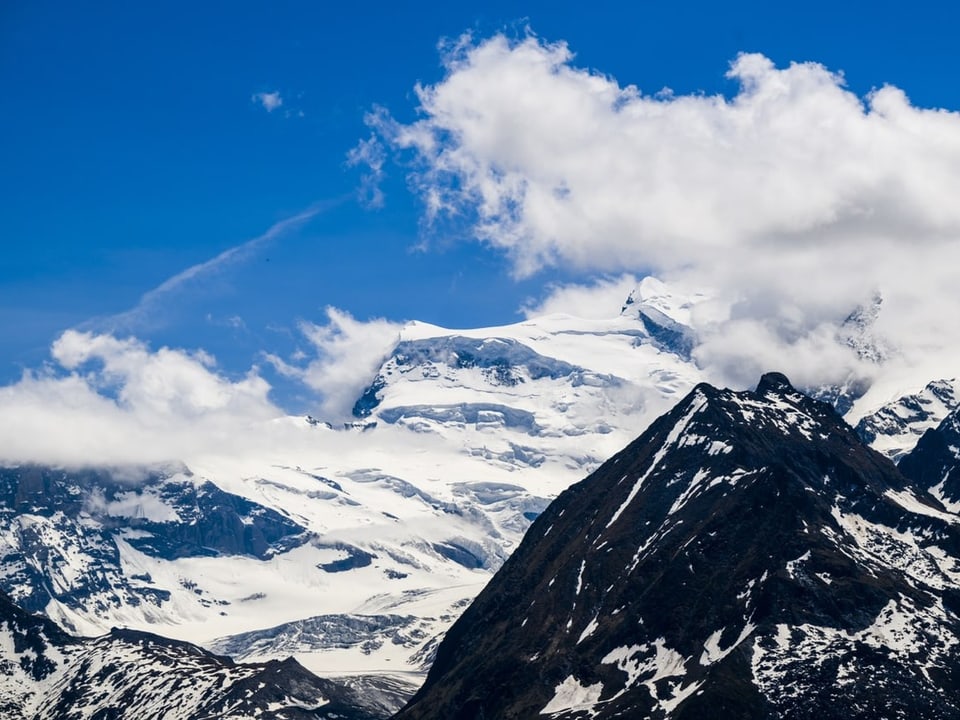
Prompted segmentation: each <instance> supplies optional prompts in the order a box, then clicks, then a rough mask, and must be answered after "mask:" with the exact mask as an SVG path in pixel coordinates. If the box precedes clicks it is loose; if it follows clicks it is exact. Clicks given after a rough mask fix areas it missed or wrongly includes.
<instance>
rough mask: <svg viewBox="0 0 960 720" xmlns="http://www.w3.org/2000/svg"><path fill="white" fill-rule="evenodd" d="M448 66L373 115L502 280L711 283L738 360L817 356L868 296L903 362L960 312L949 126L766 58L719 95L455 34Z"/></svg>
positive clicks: (721, 330) (817, 67) (539, 46)
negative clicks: (413, 95)
mask: <svg viewBox="0 0 960 720" xmlns="http://www.w3.org/2000/svg"><path fill="white" fill-rule="evenodd" d="M445 69H446V73H445V77H444V78H443V79H442V80H440V81H439V82H437V83H435V84H433V85H427V86H419V87H418V88H417V98H418V101H419V108H418V111H419V114H420V117H419V119H417V120H415V121H413V122H411V123H409V124H403V123H400V122H397V121H396V120H394V119H393V118H392V117H391V116H390V115H389V114H387V113H385V112H378V113H374V114H372V115H371V116H370V119H369V122H370V124H371V125H372V127H373V129H374V130H375V132H376V133H377V134H378V136H379V139H380V142H381V143H382V144H383V145H384V147H388V148H391V149H392V150H393V151H394V152H396V153H399V154H400V155H401V156H402V157H403V162H404V163H408V164H409V166H412V171H411V172H410V176H409V177H410V183H411V187H412V189H413V191H414V192H415V193H416V194H417V195H419V196H420V197H421V198H422V200H423V202H424V206H425V212H426V214H427V216H428V218H438V217H447V218H453V219H454V220H455V221H459V222H461V223H466V224H467V227H466V228H465V229H467V230H468V231H469V233H470V234H471V235H472V236H473V237H474V238H475V239H477V240H479V241H480V242H483V243H486V244H488V245H489V246H492V247H493V248H496V249H498V250H500V251H502V252H504V253H505V254H506V256H507V257H508V258H509V259H510V262H511V265H512V268H513V271H514V273H515V274H516V275H518V276H520V277H525V276H530V275H532V274H535V273H537V272H538V271H540V270H542V269H544V268H545V267H550V266H555V267H561V268H563V269H565V270H567V271H571V272H575V273H576V272H579V273H582V274H583V276H587V275H589V274H591V273H606V274H610V275H617V274H620V273H634V274H636V275H638V276H643V275H646V274H648V273H651V272H652V273H654V274H656V275H658V276H661V277H663V278H664V279H666V280H668V281H676V282H680V283H682V284H683V285H684V286H686V287H692V288H702V289H706V288H709V289H710V290H711V293H712V294H713V295H714V297H716V298H717V300H718V302H723V303H724V304H725V307H726V310H725V312H726V319H725V320H724V321H723V322H722V323H719V324H718V323H717V322H716V317H717V313H716V312H714V313H713V314H712V316H711V317H712V318H713V324H712V325H711V327H710V328H704V333H705V335H709V336H710V337H711V338H713V339H719V338H720V337H721V336H724V335H726V336H727V338H728V341H729V338H730V337H734V336H750V337H752V338H753V339H754V340H755V342H751V343H749V346H750V347H751V348H760V347H761V346H763V345H764V344H765V343H766V342H767V340H768V339H769V338H768V336H771V337H773V338H774V339H775V340H776V342H775V343H774V344H773V347H783V346H784V344H786V346H787V347H790V346H796V347H800V345H797V343H798V342H800V341H801V339H802V340H803V343H802V346H803V347H805V348H809V349H810V352H811V353H812V354H816V353H817V352H821V351H822V350H823V348H824V347H826V346H829V343H827V342H826V340H824V338H828V337H832V336H833V335H834V334H835V330H836V327H837V326H838V324H839V323H842V321H843V319H844V318H845V317H846V315H847V314H848V313H849V312H850V311H851V310H852V309H853V308H855V307H857V306H858V305H859V304H860V303H863V302H865V301H867V300H869V298H871V297H872V296H873V295H874V293H875V292H877V291H878V290H879V291H881V292H882V294H883V297H884V298H885V305H884V312H883V316H882V318H881V319H880V321H878V325H879V326H883V327H882V329H883V330H884V331H887V332H888V333H889V334H890V336H892V337H893V338H894V339H895V340H896V341H897V343H898V345H900V346H901V347H902V348H903V349H904V351H905V352H907V353H908V354H909V353H910V352H920V349H921V348H922V347H924V346H931V345H938V344H940V345H942V341H943V340H944V337H945V336H947V335H953V334H956V332H957V331H953V330H945V329H944V327H943V323H942V322H941V320H942V318H944V317H949V316H951V315H953V314H955V313H956V312H960V299H958V298H957V293H956V292H955V291H953V290H951V288H953V287H954V285H955V283H954V277H953V276H954V270H953V268H954V267H955V266H956V265H957V263H958V262H960V204H958V203H957V202H956V201H955V198H956V197H957V196H958V194H960V115H958V114H957V113H955V112H948V111H945V110H938V109H924V108H919V107H916V106H914V105H912V104H911V103H910V101H909V99H908V98H907V96H906V94H905V93H904V92H903V91H902V90H900V89H898V88H895V87H890V86H884V87H881V88H879V89H876V90H874V91H873V92H871V93H870V94H868V95H867V96H865V97H860V96H858V95H856V94H855V93H853V92H851V91H850V90H849V89H848V88H847V87H846V85H845V81H844V78H843V75H842V74H840V73H838V72H833V71H831V70H829V69H827V68H826V67H824V66H823V65H821V64H818V63H815V62H797V63H792V64H790V65H789V66H788V67H782V68H778V67H776V66H775V65H774V63H773V62H772V61H771V60H770V59H768V58H767V57H765V56H763V55H761V54H741V55H739V56H738V57H737V58H735V59H734V60H733V62H732V63H731V65H730V66H729V69H728V77H729V78H731V79H732V80H734V81H735V82H736V83H737V88H736V91H735V92H734V93H733V94H732V95H731V96H730V97H725V96H722V95H705V94H690V95H675V94H671V93H658V94H655V95H648V94H644V93H643V92H641V91H640V90H639V89H638V88H636V87H634V86H632V85H621V84H619V83H618V82H617V81H616V80H615V79H613V78H611V77H609V76H607V75H603V74H600V73H598V72H594V71H591V70H587V69H583V68H578V67H576V65H575V64H574V59H573V55H572V53H571V51H570V49H569V48H568V47H567V45H566V44H565V43H562V42H561V43H547V42H544V41H542V40H541V39H539V38H537V37H527V38H525V39H523V40H519V41H511V40H508V39H507V38H506V37H504V36H502V35H497V36H494V37H492V38H489V39H486V40H482V41H479V42H474V41H472V40H470V39H469V38H467V39H462V40H461V41H460V42H458V43H457V44H456V45H455V46H454V48H453V50H451V51H450V53H449V54H448V55H447V56H446V58H445ZM377 170H380V168H379V167H378V168H377ZM911 318H912V319H911ZM948 340H950V342H953V341H954V340H955V338H952V337H950V338H948ZM727 345H729V342H728V343H727ZM766 347H767V348H769V347H770V346H766ZM726 349H729V348H728V347H726ZM824 356H825V357H830V353H827V354H825V355H824Z"/></svg>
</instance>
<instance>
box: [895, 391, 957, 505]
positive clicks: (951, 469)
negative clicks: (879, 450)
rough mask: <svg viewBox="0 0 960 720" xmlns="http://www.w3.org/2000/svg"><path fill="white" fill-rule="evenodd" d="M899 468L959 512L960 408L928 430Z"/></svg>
mask: <svg viewBox="0 0 960 720" xmlns="http://www.w3.org/2000/svg"><path fill="white" fill-rule="evenodd" d="M899 467H900V471H901V472H902V473H903V474H904V475H906V476H907V477H908V478H910V479H911V480H913V481H914V482H915V483H916V484H917V485H918V486H919V487H921V488H923V489H925V490H927V491H928V492H929V493H930V494H931V495H933V496H934V497H935V498H937V499H938V500H939V501H940V502H941V503H943V504H944V505H945V506H947V507H948V508H949V509H950V510H952V511H953V512H960V409H957V410H954V411H953V412H952V413H950V414H949V415H947V417H945V418H944V419H943V421H942V422H941V423H940V424H939V425H938V426H937V427H936V428H933V429H929V430H927V431H926V432H925V433H924V434H923V437H921V438H920V441H919V442H918V443H917V446H916V447H915V448H914V449H913V451H912V452H910V453H909V454H908V455H907V456H906V457H904V458H903V460H901V461H900V466H899Z"/></svg>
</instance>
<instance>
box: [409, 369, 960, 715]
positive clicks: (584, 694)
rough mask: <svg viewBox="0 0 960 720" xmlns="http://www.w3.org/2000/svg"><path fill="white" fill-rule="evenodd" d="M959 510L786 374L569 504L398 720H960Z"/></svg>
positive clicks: (715, 397) (506, 575)
mask: <svg viewBox="0 0 960 720" xmlns="http://www.w3.org/2000/svg"><path fill="white" fill-rule="evenodd" d="M958 558H960V517H958V516H956V515H954V514H952V513H950V512H948V511H947V510H946V509H945V508H944V507H943V505H941V504H940V503H938V502H936V500H934V499H933V498H931V497H929V496H928V495H927V494H926V493H925V492H923V491H922V490H921V489H918V488H916V487H915V485H914V483H912V482H911V481H910V480H908V479H907V478H905V477H904V476H903V475H902V474H901V473H900V472H898V470H897V468H896V467H895V466H894V465H893V464H892V463H891V462H890V461H889V460H888V459H887V458H885V457H883V456H882V455H880V454H878V453H876V452H874V451H872V450H870V449H869V448H867V447H866V446H865V445H864V444H863V443H862V441H861V440H860V438H859V437H858V436H857V434H856V433H855V432H854V431H853V430H852V429H851V428H850V427H849V426H847V425H846V424H844V423H843V421H842V420H841V419H840V417H839V416H838V415H837V413H836V412H835V411H834V409H833V408H832V407H830V406H829V405H826V404H824V403H820V402H817V401H815V400H812V399H810V398H808V397H806V396H804V395H802V394H801V393H799V392H797V391H796V390H795V389H794V388H793V387H791V385H790V383H789V381H788V380H787V379H786V378H785V377H784V376H782V375H779V374H768V375H765V376H764V377H763V379H762V380H761V382H760V384H759V386H758V387H757V390H756V391H755V392H733V391H729V390H718V389H716V388H713V387H710V386H708V385H699V386H697V387H696V388H695V389H694V390H693V392H691V393H690V395H688V396H687V397H686V398H685V399H684V400H683V401H681V402H680V403H679V404H678V405H677V406H676V407H675V408H674V409H673V410H672V411H671V412H670V413H668V414H667V415H665V416H663V417H661V418H660V419H659V420H657V421H656V422H655V423H654V424H653V425H652V426H651V427H650V429H649V430H648V431H647V432H645V433H644V434H643V435H642V436H641V437H640V438H639V439H637V440H636V441H634V442H633V443H631V444H630V445H629V446H628V447H627V448H626V449H624V450H623V451H622V452H620V453H619V454H617V455H616V456H615V457H613V458H612V459H611V460H610V461H608V462H607V463H605V464H604V465H603V466H601V467H600V468H599V469H598V470H597V471H596V472H594V473H593V474H592V475H591V476H590V477H588V478H587V479H586V480H584V481H583V482H581V483H579V484H577V485H574V486H573V487H571V488H570V489H569V490H567V491H566V492H564V493H563V494H562V495H561V496H560V497H559V498H558V499H557V500H556V501H555V502H554V503H553V504H551V505H550V507H549V508H547V510H546V511H544V513H543V514H542V515H541V516H540V517H539V518H538V519H537V521H536V522H535V523H534V525H533V526H532V528H531V529H530V531H529V532H528V534H527V536H526V537H525V539H524V541H523V543H522V544H521V546H520V547H519V548H518V550H517V551H516V552H515V553H514V555H513V556H511V558H510V559H509V560H508V561H507V563H506V564H505V565H504V566H503V567H502V568H501V570H500V572H499V573H498V574H497V575H496V576H495V577H494V579H493V580H492V581H491V583H490V584H489V585H488V586H487V587H486V588H485V589H484V591H483V592H482V593H481V594H480V596H479V597H478V598H477V600H476V601H475V602H474V603H473V604H472V605H471V606H470V607H469V608H468V609H467V611H466V612H465V613H464V614H463V616H462V617H461V618H460V620H459V621H458V622H457V623H455V624H454V626H453V627H452V628H451V630H450V631H449V632H448V633H447V635H446V637H445V638H444V640H443V642H442V643H441V644H440V646H439V648H438V651H437V657H436V662H435V664H434V666H433V668H432V669H431V672H430V674H429V676H428V679H427V681H426V683H425V685H424V686H423V688H422V689H421V690H420V691H419V692H418V693H417V695H416V696H415V697H414V698H413V699H412V701H411V702H410V704H409V705H408V706H407V707H406V708H405V709H404V710H403V711H401V712H400V713H399V714H398V715H397V718H398V720H413V719H418V720H419V719H428V718H437V719H440V718H443V719H445V720H449V719H451V718H457V719H462V720H479V719H480V718H504V719H506V718H536V717H541V716H550V717H556V718H613V717H620V718H622V717H630V718H646V717H650V718H664V717H672V718H705V717H724V718H813V717H830V718H839V717H843V718H864V719H866V718H895V717H910V718H956V717H960V640H958V638H960V619H958V615H957V614H958V612H960V565H958Z"/></svg>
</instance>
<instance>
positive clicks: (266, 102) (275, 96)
mask: <svg viewBox="0 0 960 720" xmlns="http://www.w3.org/2000/svg"><path fill="white" fill-rule="evenodd" d="M250 100H251V101H253V102H255V103H257V104H258V105H260V106H261V107H262V108H263V109H264V110H266V111H267V112H273V111H274V110H276V109H277V108H279V107H280V106H281V105H283V98H282V97H281V95H280V93H279V91H276V90H275V91H273V92H258V93H254V94H253V95H251V96H250Z"/></svg>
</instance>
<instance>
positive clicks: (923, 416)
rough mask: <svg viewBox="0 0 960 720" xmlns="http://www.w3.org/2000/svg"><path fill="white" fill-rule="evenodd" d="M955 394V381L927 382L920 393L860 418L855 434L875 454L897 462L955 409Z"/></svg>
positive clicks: (912, 394) (956, 394) (959, 400)
mask: <svg viewBox="0 0 960 720" xmlns="http://www.w3.org/2000/svg"><path fill="white" fill-rule="evenodd" d="M957 390H958V385H957V380H956V378H951V379H944V380H934V381H932V382H929V383H927V385H926V387H924V388H923V389H922V390H921V391H920V392H917V393H909V394H907V395H903V396H901V397H898V398H896V399H895V400H892V401H891V402H888V403H886V404H885V405H883V406H882V407H880V408H879V409H877V410H875V411H873V412H871V413H870V414H869V415H867V416H865V417H863V418H861V419H860V421H859V422H858V423H857V426H856V427H857V432H858V433H859V434H860V437H862V438H863V439H864V441H865V442H866V443H868V444H869V445H870V446H872V447H873V448H874V449H875V450H879V451H880V452H882V453H884V454H885V455H887V456H889V457H890V458H892V459H893V460H894V461H898V460H899V459H900V458H901V457H902V456H903V455H905V454H906V453H908V452H910V450H912V449H913V447H914V446H915V445H916V444H917V441H918V440H919V439H920V437H921V436H922V435H923V434H924V433H925V432H926V431H927V430H929V429H932V428H935V427H936V426H937V425H938V424H939V423H940V421H942V420H943V419H944V418H945V417H946V416H947V413H949V412H950V411H951V410H952V409H954V408H956V407H957V405H958V402H960V397H958V393H957Z"/></svg>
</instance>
